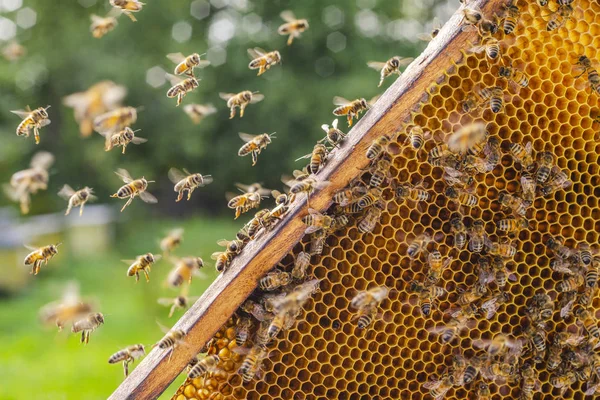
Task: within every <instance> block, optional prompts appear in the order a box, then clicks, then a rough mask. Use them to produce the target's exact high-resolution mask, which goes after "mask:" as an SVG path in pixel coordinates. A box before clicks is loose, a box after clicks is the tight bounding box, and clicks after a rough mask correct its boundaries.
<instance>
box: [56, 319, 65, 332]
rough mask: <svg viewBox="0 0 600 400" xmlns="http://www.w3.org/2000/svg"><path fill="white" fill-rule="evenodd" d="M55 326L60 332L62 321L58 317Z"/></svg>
mask: <svg viewBox="0 0 600 400" xmlns="http://www.w3.org/2000/svg"><path fill="white" fill-rule="evenodd" d="M56 326H57V327H58V331H59V332H62V330H63V323H62V321H61V320H59V319H57V320H56Z"/></svg>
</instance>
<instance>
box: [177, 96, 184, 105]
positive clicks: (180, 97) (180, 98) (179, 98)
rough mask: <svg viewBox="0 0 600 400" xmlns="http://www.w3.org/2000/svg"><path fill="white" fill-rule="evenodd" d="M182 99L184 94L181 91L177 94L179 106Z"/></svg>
mask: <svg viewBox="0 0 600 400" xmlns="http://www.w3.org/2000/svg"><path fill="white" fill-rule="evenodd" d="M182 100H183V96H182V95H181V93H179V94H177V107H179V105H180V104H181V101H182Z"/></svg>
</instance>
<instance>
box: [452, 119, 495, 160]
mask: <svg viewBox="0 0 600 400" xmlns="http://www.w3.org/2000/svg"><path fill="white" fill-rule="evenodd" d="M487 137H488V132H487V129H486V125H485V124H484V123H482V122H475V123H471V124H468V125H464V126H462V127H461V128H460V129H459V130H458V131H456V132H455V133H453V134H451V135H448V136H447V138H446V144H447V145H448V149H449V150H450V151H451V152H452V153H456V154H470V155H477V154H479V153H481V151H482V150H483V147H484V145H485V140H486V138H487Z"/></svg>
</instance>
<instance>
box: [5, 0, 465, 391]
mask: <svg viewBox="0 0 600 400" xmlns="http://www.w3.org/2000/svg"><path fill="white" fill-rule="evenodd" d="M146 3H148V4H147V5H146V6H145V7H144V9H143V10H142V11H141V12H140V13H137V14H136V17H137V18H138V22H137V23H133V22H131V21H130V20H129V19H128V18H126V17H125V16H121V17H120V18H119V26H117V28H116V29H115V30H114V31H112V32H110V33H108V34H107V35H106V36H105V37H104V38H102V39H94V38H93V37H92V36H91V34H90V32H89V24H90V22H89V18H90V14H93V13H94V14H98V15H104V14H106V13H107V12H108V10H109V9H110V7H109V5H108V0H69V1H66V0H55V1H48V0H0V48H3V47H5V46H6V45H7V44H8V43H10V42H11V41H12V40H17V41H18V42H19V43H21V44H22V45H23V46H24V47H25V48H26V49H27V54H26V55H25V56H24V57H22V58H21V59H19V60H18V61H14V62H9V61H7V60H4V59H0V93H1V95H0V135H1V136H2V138H3V140H2V145H1V146H0V181H2V182H8V181H9V179H10V176H11V175H12V174H13V173H15V172H16V171H18V170H21V169H25V168H27V167H28V165H29V161H30V159H31V156H32V155H33V154H34V153H35V152H36V151H39V150H46V151H50V152H52V153H53V154H54V155H55V156H56V162H55V164H54V165H53V166H52V168H51V176H50V184H49V188H48V190H47V191H45V192H41V193H38V194H37V195H34V196H33V198H32V209H31V213H30V216H27V217H22V216H19V215H18V212H19V211H18V205H17V204H14V203H11V202H10V201H9V200H8V199H7V198H6V197H5V196H0V268H1V271H0V272H1V273H0V341H1V342H2V344H3V350H2V351H1V352H0V373H1V375H2V379H1V381H2V383H1V384H0V399H21V398H23V397H25V396H28V397H35V398H39V399H71V398H82V399H102V398H106V397H107V396H108V395H110V393H111V392H112V391H113V389H114V388H115V387H116V386H117V385H118V384H119V383H120V382H121V381H122V379H123V377H122V369H121V367H120V365H114V366H113V365H109V364H108V363H107V359H108V357H109V356H110V355H111V354H112V353H113V352H115V351H117V350H119V349H120V348H122V347H124V346H127V345H129V344H133V343H143V344H146V345H148V346H149V345H151V344H152V343H155V342H156V341H157V340H158V339H159V338H160V337H161V336H162V333H161V331H160V329H159V328H158V326H157V324H156V320H157V319H158V320H160V321H161V322H162V323H163V324H165V325H171V324H172V323H173V322H174V321H175V319H176V318H178V317H179V316H181V312H179V313H176V314H175V316H174V317H173V319H172V321H169V320H168V319H167V314H168V309H166V308H164V307H161V306H159V305H157V304H156V299H157V298H159V297H168V296H175V295H176V294H177V293H176V292H172V291H169V290H168V289H166V288H165V287H164V285H163V282H164V279H165V277H166V274H167V273H168V270H169V268H170V265H169V263H167V262H165V261H162V262H160V263H159V264H158V265H157V266H156V268H153V270H152V272H151V282H150V283H149V284H146V283H145V282H144V281H143V279H142V281H140V283H138V284H135V280H134V279H133V278H127V277H126V276H125V272H126V269H127V266H126V265H125V264H123V263H121V262H120V259H132V258H135V256H136V255H138V254H142V253H145V252H148V251H154V252H158V240H159V238H161V237H162V236H164V234H166V233H167V231H168V230H169V229H170V228H173V227H176V226H182V227H184V228H185V229H186V231H185V235H184V243H183V245H182V247H181V248H180V249H178V250H177V252H176V254H177V255H180V256H185V255H195V256H201V257H203V258H204V259H205V260H208V259H209V258H210V254H211V253H212V252H213V251H217V250H219V247H218V246H217V245H216V241H217V240H218V239H222V238H232V237H233V236H234V234H235V232H236V230H237V228H239V227H240V226H241V224H242V223H244V222H245V221H246V220H247V219H248V218H249V215H248V216H243V217H241V218H240V221H235V222H234V221H233V212H232V210H228V209H227V208H226V207H225V205H226V200H225V192H227V191H230V192H233V191H234V190H235V187H234V186H233V184H234V182H242V183H251V182H255V181H257V182H262V183H263V184H264V186H266V187H268V188H272V189H279V190H281V189H282V187H283V185H282V183H281V181H280V179H281V175H282V174H283V173H287V174H290V173H291V171H292V170H293V169H296V168H300V167H302V166H303V164H302V163H300V162H294V160H295V159H296V158H298V157H300V156H302V155H304V154H306V153H308V152H310V151H311V149H312V146H313V144H314V142H315V141H316V140H318V139H320V138H321V137H323V135H324V132H323V131H322V130H321V128H320V126H321V124H324V123H327V124H331V121H332V120H333V115H332V114H331V111H332V109H333V104H332V98H333V96H336V95H339V96H343V97H346V98H348V99H354V98H357V97H364V98H366V99H370V98H372V97H373V96H375V95H379V94H381V93H382V92H383V91H384V90H385V88H387V87H388V86H389V85H390V84H391V83H392V82H393V80H394V79H395V77H391V78H388V79H387V80H386V82H385V83H384V85H383V86H382V87H381V88H377V83H378V80H379V74H378V72H376V71H374V70H372V69H369V68H368V67H367V66H366V63H367V61H370V60H375V61H386V60H387V59H388V58H390V57H392V56H394V55H400V56H404V57H416V56H417V55H418V54H419V53H420V51H421V50H422V49H423V48H424V47H425V46H426V44H425V43H423V42H419V41H418V40H417V39H416V37H417V35H418V34H419V33H422V32H427V31H429V30H430V28H431V22H427V21H430V20H431V19H432V17H433V16H437V17H439V18H440V19H441V20H442V21H445V20H446V19H447V17H448V16H449V15H450V14H451V13H452V12H453V11H454V10H455V9H456V8H457V6H458V1H452V2H447V1H438V0H407V1H401V0H385V1H384V0H332V1H323V0H304V1H302V2H298V1H291V0H269V1H267V0H254V1H252V0H210V1H208V0H195V1H192V0H176V1H167V0H162V1H157V0H147V1H146ZM285 9H290V10H293V11H294V13H295V14H296V16H297V17H299V18H306V19H308V21H309V23H310V29H309V30H308V31H307V32H305V33H304V34H302V37H300V38H298V39H296V40H295V41H294V43H293V45H292V46H289V47H288V46H286V40H287V38H286V37H284V36H279V35H278V34H277V32H276V31H277V27H278V26H279V25H280V24H281V23H283V21H282V20H281V18H280V17H279V13H280V12H281V11H282V10H285ZM257 46H258V47H262V48H264V49H266V50H269V51H270V50H275V49H277V50H279V51H280V52H281V55H282V58H283V64H282V65H281V66H276V67H274V68H273V69H272V70H270V71H269V72H267V73H266V74H265V75H263V76H261V77H256V71H250V70H249V69H248V68H247V64H248V61H249V59H248V57H247V54H246V50H247V49H248V48H250V47H257ZM172 52H182V53H184V54H186V55H187V54H190V53H192V52H198V53H207V57H208V59H209V60H210V61H211V62H212V65H211V66H210V67H208V68H205V69H203V70H196V71H197V75H198V76H199V77H200V78H201V79H202V81H201V82H200V86H199V88H197V89H196V90H195V91H193V92H192V93H190V94H188V96H187V97H186V98H185V99H184V102H183V104H182V106H181V107H179V108H177V107H175V100H174V99H168V98H167V97H166V96H165V92H166V90H167V89H168V87H169V84H168V83H167V82H165V80H164V72H165V71H166V72H172V69H173V67H174V64H172V63H171V62H170V61H169V60H168V59H167V58H166V57H165V55H166V54H167V53H172ZM101 80H112V81H114V82H115V83H117V84H120V85H124V86H126V87H127V89H128V95H127V97H126V99H125V101H124V104H125V105H130V106H134V107H139V106H143V107H144V110H143V111H142V112H140V113H139V116H138V121H137V123H136V124H135V125H134V126H133V128H134V129H141V132H140V133H139V136H142V137H145V138H147V139H149V141H148V142H147V143H145V144H142V145H140V146H133V145H131V146H129V147H128V150H127V154H125V155H122V154H120V151H119V150H118V149H116V150H113V151H112V152H104V150H103V145H104V138H102V137H101V136H100V135H98V134H97V133H93V134H92V136H91V137H89V138H81V137H80V135H79V129H78V126H77V124H76V122H75V120H74V117H73V110H72V109H69V108H66V107H64V106H63V105H62V98H63V97H64V96H66V95H69V94H71V93H74V92H80V91H84V90H85V89H87V88H88V87H90V86H91V85H93V84H94V83H96V82H98V81H101ZM246 89H248V90H253V91H256V90H258V91H260V92H261V93H263V94H264V95H265V96H266V97H265V100H264V101H263V102H261V103H258V104H256V105H251V106H249V108H248V109H247V110H246V115H245V116H244V118H243V119H239V118H237V117H236V119H233V120H229V119H228V117H229V111H228V109H227V108H226V106H225V102H224V101H223V100H221V99H220V98H219V96H218V93H219V92H239V91H242V90H246ZM189 103H212V104H214V105H215V106H216V107H217V109H218V112H217V114H215V115H212V116H209V117H207V118H206V119H205V120H204V121H203V122H202V123H201V124H200V125H193V124H192V122H191V121H190V119H189V118H188V117H187V116H186V115H185V113H184V112H183V105H185V104H189ZM26 105H30V106H31V107H32V108H35V107H40V106H46V105H52V108H50V110H49V114H50V119H51V120H52V124H51V125H49V126H47V127H45V128H43V129H42V130H41V144H40V145H39V146H36V145H35V144H34V141H33V138H29V139H24V138H21V137H17V136H16V135H15V129H16V126H17V125H18V123H19V119H18V118H17V117H16V116H15V115H13V114H11V113H10V112H9V111H10V110H15V109H21V108H24V107H25V106H26ZM340 127H342V130H344V131H347V127H346V123H345V121H344V120H342V119H340ZM240 131H241V132H247V133H251V134H258V133H263V132H277V139H275V140H274V141H273V143H272V144H271V145H270V146H269V147H268V148H267V149H266V150H265V151H264V152H263V153H262V154H261V155H260V156H259V161H258V164H257V165H256V166H255V167H253V168H251V167H250V165H251V160H250V157H245V158H241V157H238V156H237V150H238V149H239V147H240V146H241V145H242V144H243V143H242V141H241V140H240V139H239V137H238V135H237V133H238V132H240ZM170 167H177V168H180V169H182V168H187V169H189V170H190V171H192V172H201V173H203V174H211V175H212V176H213V177H214V179H215V181H214V183H212V184H211V185H209V186H207V187H205V188H202V189H200V190H198V191H196V192H195V193H194V195H193V197H192V200H191V201H189V202H185V201H183V202H181V203H175V193H174V192H173V185H172V183H171V182H170V181H169V180H168V179H167V171H168V169H169V168H170ZM116 168H126V169H128V170H129V171H130V172H131V174H132V175H133V176H134V177H139V176H141V175H144V176H145V177H146V178H148V179H153V180H156V181H157V182H156V183H154V184H150V187H149V191H150V192H151V193H153V194H154V195H156V196H157V197H158V199H159V203H158V204H156V205H146V204H144V203H142V202H141V201H140V200H139V199H136V200H135V201H134V202H133V204H132V206H130V207H129V208H128V209H127V210H126V212H125V213H123V214H120V213H118V209H119V208H120V207H121V206H122V205H123V202H122V201H119V200H115V199H110V198H108V196H109V195H110V194H112V193H114V192H115V191H116V190H117V189H118V188H119V187H120V186H121V184H122V183H121V182H120V181H119V179H118V177H117V176H116V175H115V174H114V173H113V171H114V170H115V169H116ZM65 183H68V184H69V185H71V186H72V187H74V188H76V189H77V188H81V187H83V186H86V185H87V186H90V187H93V188H94V190H95V192H96V194H97V195H98V197H99V200H98V201H97V204H104V205H107V207H100V208H97V209H93V208H91V207H90V210H89V214H90V215H87V214H88V213H87V212H86V214H84V218H83V219H78V217H77V214H78V211H74V212H73V214H75V215H71V216H69V218H64V217H63V216H62V213H63V212H64V208H65V207H66V202H65V201H64V200H62V199H61V198H59V197H58V196H57V195H56V193H57V192H58V190H59V189H60V188H61V187H62V185H63V184H65ZM86 207H87V206H86ZM59 240H63V241H64V242H65V244H64V245H63V246H62V247H61V248H59V250H60V254H59V255H58V256H57V257H56V258H55V259H53V260H52V261H51V262H50V264H49V265H48V266H47V267H43V268H42V271H41V272H40V274H39V275H38V276H36V277H35V278H32V277H30V276H29V275H28V272H29V271H28V269H27V268H25V267H22V266H21V262H22V257H23V256H24V255H25V254H26V251H25V249H24V248H23V247H22V244H23V243H31V244H36V245H46V244H49V243H51V242H54V241H59ZM204 272H205V273H206V275H207V278H206V279H204V280H201V279H196V280H195V281H194V283H193V285H192V287H191V293H190V294H191V295H200V294H201V293H202V291H203V290H204V289H205V288H206V287H207V286H208V285H209V284H210V282H211V281H212V280H213V279H214V277H215V276H216V272H214V268H212V266H211V267H209V268H206V269H205V271H204ZM72 279H75V280H77V281H78V282H79V283H80V286H81V293H82V296H83V297H84V298H90V299H93V300H94V301H95V302H97V304H98V305H99V309H100V311H102V312H103V313H104V314H105V315H106V323H105V325H104V326H102V327H101V328H99V329H98V330H97V331H96V332H94V333H93V334H92V336H91V339H90V343H89V345H87V346H84V345H80V344H79V336H76V335H72V334H70V333H68V332H62V333H58V332H57V331H56V329H53V328H45V327H43V326H42V325H41V324H40V322H39V320H38V310H39V308H40V307H41V306H43V305H44V304H46V303H48V302H51V301H54V300H58V299H60V297H61V294H62V291H63V288H64V286H65V284H66V282H67V281H69V280H72ZM65 331H68V329H65ZM182 379H183V377H180V378H179V379H178V380H177V381H176V382H175V383H174V386H173V387H172V388H170V389H169V390H167V391H166V392H165V394H164V395H163V398H169V397H170V395H171V394H172V393H173V391H174V389H175V387H176V385H177V384H178V383H180V382H181V381H182ZM25 393H26V394H25Z"/></svg>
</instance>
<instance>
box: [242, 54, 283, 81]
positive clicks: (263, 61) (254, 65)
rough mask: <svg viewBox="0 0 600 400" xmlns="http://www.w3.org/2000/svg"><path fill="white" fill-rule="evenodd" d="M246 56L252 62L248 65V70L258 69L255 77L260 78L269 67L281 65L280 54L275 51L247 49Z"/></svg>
mask: <svg viewBox="0 0 600 400" xmlns="http://www.w3.org/2000/svg"><path fill="white" fill-rule="evenodd" d="M248 55H249V56H250V59H251V60H252V61H250V64H248V68H250V69H258V75H257V76H261V75H262V74H264V73H265V72H267V71H268V70H269V69H270V68H271V67H273V66H275V65H277V64H279V63H281V54H279V52H278V51H277V50H275V51H269V52H267V51H265V50H263V49H261V48H260V47H255V48H253V49H248Z"/></svg>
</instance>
